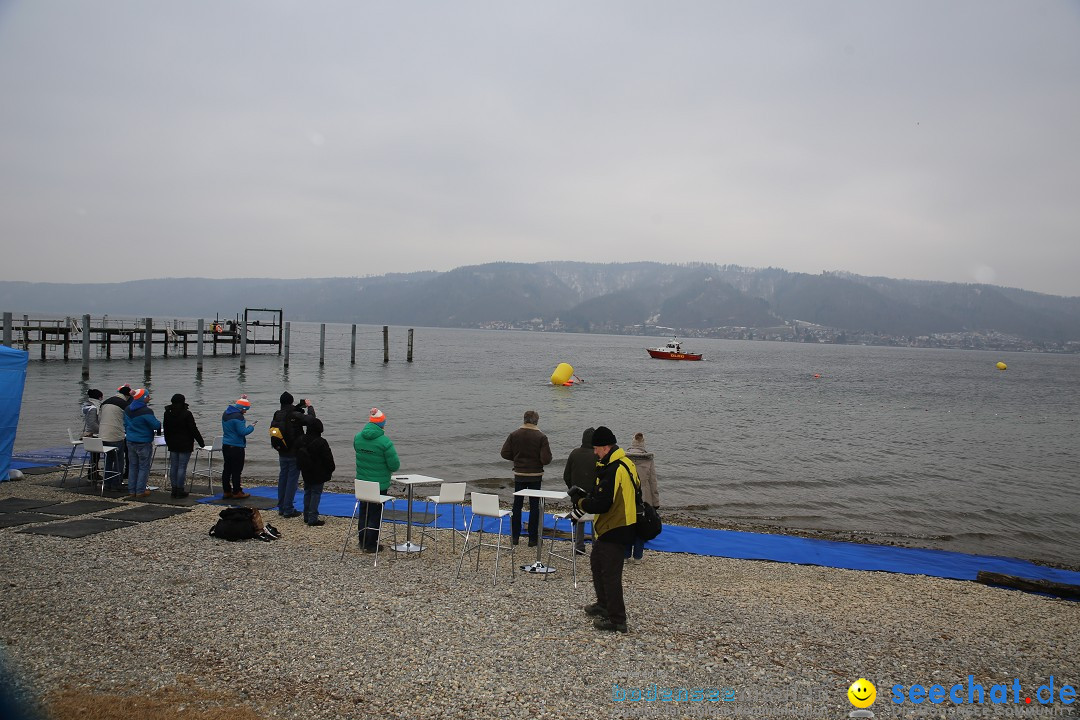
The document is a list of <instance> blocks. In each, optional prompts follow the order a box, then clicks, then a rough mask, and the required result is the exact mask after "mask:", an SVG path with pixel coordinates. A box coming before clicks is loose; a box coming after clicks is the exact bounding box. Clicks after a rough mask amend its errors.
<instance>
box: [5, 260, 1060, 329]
mask: <svg viewBox="0 0 1080 720" xmlns="http://www.w3.org/2000/svg"><path fill="white" fill-rule="evenodd" d="M245 307H262V308H283V309H284V310H285V315H286V319H290V320H309V321H324V322H347V323H363V324H377V325H385V324H392V325H412V326H421V327H424V326H428V327H521V328H531V329H544V330H564V331H570V332H646V333H651V334H662V333H663V332H666V331H668V330H669V329H670V330H671V331H678V332H679V333H680V334H684V335H710V336H716V337H762V336H767V335H777V334H779V335H780V336H781V338H780V339H803V340H824V341H835V342H845V341H847V342H852V341H859V340H858V338H863V339H865V337H867V336H877V337H889V338H895V339H898V341H899V339H903V340H904V341H905V342H908V343H915V344H917V343H916V339H917V338H920V337H925V336H934V335H948V334H972V333H975V334H983V335H987V336H991V335H997V336H1007V338H1011V340H1009V342H1013V341H1016V342H1023V343H1035V344H1047V345H1050V346H1056V345H1064V344H1067V343H1069V342H1080V298H1076V297H1072V298H1064V297H1058V296H1054V295H1045V294H1041V293H1035V292H1029V291H1025V290H1018V289H1013V288H1004V287H998V286H994V285H977V284H960V283H942V282H926V281H915V280H895V279H890V278H885V277H862V276H859V275H853V274H850V273H844V272H826V273H822V274H820V275H808V274H805V273H794V272H788V271H786V270H782V269H777V268H766V269H752V268H743V267H737V266H731V265H710V264H689V265H672V264H663V263H610V264H599V263H583V262H545V263H534V264H523V263H490V264H486V265H474V266H468V267H460V268H456V269H454V270H450V271H448V272H416V273H404V274H390V275H381V276H377V277H350V278H346V277H341V278H316V279H305V280H274V279H239V280H209V279H196V278H164V279H158V280H136V281H131V282H124V283H111V284H110V283H106V284H58V283H24V282H11V281H0V309H2V310H4V311H8V312H13V313H16V314H17V315H20V314H23V313H29V314H34V313H50V314H60V315H82V314H84V313H90V314H92V315H101V314H111V315H135V316H150V317H161V318H167V317H213V316H214V315H215V314H221V315H222V316H233V315H235V314H236V313H237V312H241V311H242V310H243V308H245ZM785 334H787V335H790V336H791V337H790V338H788V337H786V336H785ZM1051 349H1063V348H1051Z"/></svg>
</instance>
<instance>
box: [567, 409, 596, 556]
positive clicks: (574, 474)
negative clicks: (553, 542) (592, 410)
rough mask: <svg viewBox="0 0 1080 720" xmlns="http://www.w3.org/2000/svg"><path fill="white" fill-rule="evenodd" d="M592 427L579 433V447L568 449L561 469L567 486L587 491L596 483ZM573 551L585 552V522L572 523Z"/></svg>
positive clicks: (580, 553) (581, 553) (579, 553)
mask: <svg viewBox="0 0 1080 720" xmlns="http://www.w3.org/2000/svg"><path fill="white" fill-rule="evenodd" d="M593 431H594V429H593V428H586V429H585V432H583V433H581V447H578V448H574V449H573V450H571V451H570V457H568V458H566V467H565V468H564V469H563V482H565V483H566V487H567V488H572V487H577V488H580V489H581V490H583V491H584V492H586V493H587V492H589V491H590V490H591V489H592V488H593V486H595V485H596V456H595V455H593V448H592V436H593ZM574 552H576V553H577V554H578V555H584V554H585V523H583V522H576V523H574Z"/></svg>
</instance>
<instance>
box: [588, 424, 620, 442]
mask: <svg viewBox="0 0 1080 720" xmlns="http://www.w3.org/2000/svg"><path fill="white" fill-rule="evenodd" d="M617 444H618V443H617V442H616V441H615V433H613V432H611V430H609V429H608V428H607V426H606V425H601V426H600V427H598V428H596V431H595V432H593V434H592V446H593V447H602V446H604V445H617Z"/></svg>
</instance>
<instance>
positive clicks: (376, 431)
mask: <svg viewBox="0 0 1080 720" xmlns="http://www.w3.org/2000/svg"><path fill="white" fill-rule="evenodd" d="M385 434H386V432H385V431H384V430H383V429H382V428H381V427H379V426H378V425H376V424H375V423H373V422H369V423H368V424H367V425H365V426H364V429H363V430H361V431H360V437H362V438H364V439H365V440H374V439H375V438H379V437H382V436H383V435H385Z"/></svg>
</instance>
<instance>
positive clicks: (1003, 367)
mask: <svg viewBox="0 0 1080 720" xmlns="http://www.w3.org/2000/svg"><path fill="white" fill-rule="evenodd" d="M995 367H997V369H998V370H1008V369H1009V366H1008V365H1006V364H1005V363H1003V362H999V363H998V364H997V365H996V366H995Z"/></svg>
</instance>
